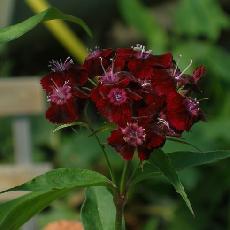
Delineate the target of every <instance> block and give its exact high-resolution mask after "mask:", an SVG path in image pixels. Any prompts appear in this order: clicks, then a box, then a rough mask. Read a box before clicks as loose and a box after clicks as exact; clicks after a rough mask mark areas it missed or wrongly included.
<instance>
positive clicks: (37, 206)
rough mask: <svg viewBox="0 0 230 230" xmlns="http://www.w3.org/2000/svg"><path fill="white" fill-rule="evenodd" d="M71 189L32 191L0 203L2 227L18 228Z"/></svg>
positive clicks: (14, 229)
mask: <svg viewBox="0 0 230 230" xmlns="http://www.w3.org/2000/svg"><path fill="white" fill-rule="evenodd" d="M69 190H70V189H63V190H54V191H46V192H31V193H29V194H26V195H24V196H22V197H19V198H17V199H14V200H11V201H8V202H5V203H3V204H0V229H7V230H18V228H19V227H20V226H22V225H23V224H24V223H25V222H27V221H28V220H29V219H30V218H31V217H32V216H33V215H35V214H36V213H38V212H40V211H41V210H42V209H44V208H45V207H47V206H48V205H49V204H50V203H51V202H52V201H53V200H55V199H58V198H59V197H61V196H63V195H64V194H65V193H67V192H68V191H69Z"/></svg>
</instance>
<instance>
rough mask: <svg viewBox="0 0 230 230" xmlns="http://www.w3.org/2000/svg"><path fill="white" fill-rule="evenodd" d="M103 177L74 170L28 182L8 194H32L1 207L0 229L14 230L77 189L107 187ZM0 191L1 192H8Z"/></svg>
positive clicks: (65, 170) (83, 170) (55, 171)
mask: <svg viewBox="0 0 230 230" xmlns="http://www.w3.org/2000/svg"><path fill="white" fill-rule="evenodd" d="M110 184H111V182H110V181H109V180H108V179H107V178H106V177H105V176H103V175H101V174H99V173H97V172H94V171H90V170H86V169H74V168H69V169H68V168H61V169H55V170H52V171H50V172H48V173H46V174H43V175H41V176H38V177H35V178H34V179H33V180H31V181H30V182H27V183H25V184H22V185H20V186H17V187H14V188H11V189H8V190H7V191H32V192H31V193H29V194H27V195H24V196H22V197H20V198H17V199H14V200H11V201H8V202H6V203H3V204H1V205H0V229H7V230H16V229H18V228H19V227H20V226H21V225H22V224H24V223H25V222H26V221H27V220H29V219H30V217H32V216H33V215H34V214H36V213H38V212H40V211H41V210H42V209H43V208H45V207H47V206H48V205H49V203H50V202H52V201H53V200H55V199H57V198H59V197H61V196H63V195H64V194H66V193H67V192H69V191H70V190H72V189H75V188H77V187H88V186H99V185H101V186H110ZM7 191H3V192H7Z"/></svg>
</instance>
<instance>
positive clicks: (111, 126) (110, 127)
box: [89, 123, 116, 137]
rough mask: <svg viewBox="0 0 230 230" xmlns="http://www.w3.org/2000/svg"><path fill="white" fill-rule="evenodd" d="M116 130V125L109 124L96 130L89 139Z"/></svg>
mask: <svg viewBox="0 0 230 230" xmlns="http://www.w3.org/2000/svg"><path fill="white" fill-rule="evenodd" d="M115 128H116V126H115V125H114V124H112V123H107V124H105V125H103V126H101V127H100V128H99V129H96V130H95V131H93V132H92V133H91V134H90V135H89V137H91V136H94V135H95V134H98V133H102V132H105V131H108V130H113V129H115Z"/></svg>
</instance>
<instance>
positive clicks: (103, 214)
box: [81, 187, 116, 230]
mask: <svg viewBox="0 0 230 230" xmlns="http://www.w3.org/2000/svg"><path fill="white" fill-rule="evenodd" d="M115 216H116V209H115V205H114V203H113V196H112V194H111V193H110V192H109V191H108V190H107V189H106V188H105V187H90V188H87V190H86V197H85V201H84V204H83V206H82V210H81V218H82V221H83V224H84V229H85V230H91V229H94V230H114V229H115V228H114V226H115Z"/></svg>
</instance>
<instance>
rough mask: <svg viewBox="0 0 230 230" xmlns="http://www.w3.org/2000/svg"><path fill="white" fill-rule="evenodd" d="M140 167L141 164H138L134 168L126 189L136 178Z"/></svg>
mask: <svg viewBox="0 0 230 230" xmlns="http://www.w3.org/2000/svg"><path fill="white" fill-rule="evenodd" d="M140 165H141V163H140V162H139V163H138V165H137V166H136V167H135V168H134V170H133V172H132V174H131V176H130V177H129V179H128V182H127V187H129V185H130V184H131V183H132V180H133V178H134V177H135V176H136V173H137V170H138V169H139V167H140Z"/></svg>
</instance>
